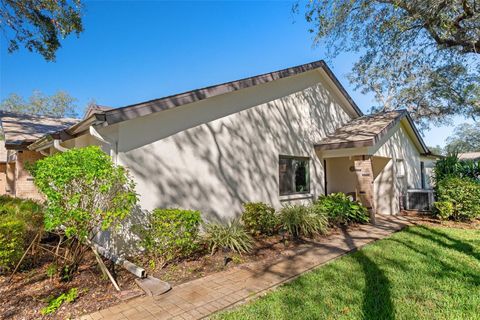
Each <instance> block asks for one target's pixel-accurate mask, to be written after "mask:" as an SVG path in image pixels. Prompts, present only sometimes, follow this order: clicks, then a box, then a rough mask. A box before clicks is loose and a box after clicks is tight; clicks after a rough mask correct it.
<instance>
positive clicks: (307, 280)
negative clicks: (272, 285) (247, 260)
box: [213, 226, 480, 320]
mask: <svg viewBox="0 0 480 320" xmlns="http://www.w3.org/2000/svg"><path fill="white" fill-rule="evenodd" d="M367 237H368V236H367ZM479 238H480V231H479V230H465V229H457V228H432V227H424V226H417V227H409V228H407V229H404V230H403V231H400V232H397V233H394V234H393V235H392V236H390V237H388V238H386V239H384V240H379V241H377V242H375V243H373V244H369V245H368V246H365V247H362V248H361V249H359V250H358V251H356V252H354V253H350V254H347V255H344V256H343V257H341V258H339V259H335V260H334V261H332V262H329V263H327V264H325V265H323V266H321V267H320V268H316V269H314V270H313V271H311V272H307V273H305V274H303V275H301V276H300V277H298V278H297V279H295V280H293V281H291V282H289V283H287V284H285V285H282V286H280V287H279V288H277V289H275V290H273V291H271V292H269V293H267V294H265V295H264V296H262V297H260V298H259V299H256V300H255V301H252V302H251V303H248V304H245V305H243V306H240V307H238V308H236V309H234V310H227V311H225V312H224V313H221V314H217V315H215V316H214V317H213V319H217V320H218V319H231V320H244V319H245V320H246V319H277V320H289V319H382V320H387V319H390V320H393V319H419V320H426V319H478V306H479V305H480V295H478V294H472V293H475V292H478V275H479V274H480V264H479V263H478V255H479V252H480V242H479V241H478V239H479ZM320 260H321V259H320ZM291 267H292V268H294V265H292V266H291ZM433 297H434V298H433ZM432 299H434V301H435V302H433V300H432Z"/></svg>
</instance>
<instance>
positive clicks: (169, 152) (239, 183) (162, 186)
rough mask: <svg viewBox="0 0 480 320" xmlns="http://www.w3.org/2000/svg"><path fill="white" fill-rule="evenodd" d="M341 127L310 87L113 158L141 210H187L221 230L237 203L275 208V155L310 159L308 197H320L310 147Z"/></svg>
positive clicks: (337, 113)
mask: <svg viewBox="0 0 480 320" xmlns="http://www.w3.org/2000/svg"><path fill="white" fill-rule="evenodd" d="M180 108H181V107H180ZM238 109H241V107H239V108H238ZM346 121H347V116H346V115H345V112H344V111H341V110H339V107H338V105H337V104H336V103H335V102H334V101H333V100H332V97H331V95H330V94H329V93H328V91H327V90H326V89H325V88H324V87H323V86H322V85H315V86H312V87H309V88H307V89H305V90H303V91H299V92H296V93H293V94H291V95H289V96H286V97H283V98H279V99H276V100H274V101H271V102H268V103H265V104H262V105H259V106H256V107H253V108H249V109H246V110H243V111H241V112H237V113H235V114H232V115H230V116H227V117H224V118H222V119H219V120H215V121H211V122H208V123H205V124H202V125H199V126H196V127H193V128H190V129H187V130H185V131H182V132H179V133H177V134H174V135H172V136H169V137H166V138H165V139H162V140H159V141H157V142H155V143H151V144H148V145H145V146H143V147H140V148H136V149H133V150H121V152H122V154H121V160H122V163H123V164H124V165H125V166H127V167H128V168H129V170H130V171H131V173H132V174H133V176H134V177H135V180H136V181H137V183H138V186H139V190H138V192H139V193H140V196H141V204H142V206H144V207H146V208H147V209H153V208H155V207H182V208H186V209H195V210H200V211H201V212H202V213H203V214H204V218H205V219H207V220H217V221H220V222H225V221H227V220H230V219H231V218H233V217H236V216H238V215H239V214H240V213H241V210H242V203H244V202H248V201H263V202H267V203H270V204H273V205H274V206H276V207H279V206H280V205H281V204H280V202H279V197H278V156H279V154H287V155H302V156H310V157H311V159H312V161H311V172H310V174H311V177H312V178H311V187H312V191H313V193H316V194H319V193H322V192H323V186H322V185H321V184H322V183H323V168H322V164H321V162H320V160H319V159H318V158H317V156H316V155H315V151H314V148H313V145H314V143H315V142H317V141H318V140H319V139H321V138H322V137H324V136H326V135H327V134H329V133H331V132H333V131H334V130H335V129H336V128H337V127H338V126H340V125H342V124H343V123H345V122H346Z"/></svg>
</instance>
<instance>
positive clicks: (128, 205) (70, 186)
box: [28, 146, 137, 280]
mask: <svg viewBox="0 0 480 320" xmlns="http://www.w3.org/2000/svg"><path fill="white" fill-rule="evenodd" d="M28 169H29V170H30V172H31V173H32V176H33V177H34V178H35V185H36V186H37V187H38V189H39V190H40V191H41V192H42V193H43V194H44V195H45V197H46V203H45V204H46V208H45V218H44V221H45V229H46V230H47V231H55V232H57V233H64V234H65V236H66V237H67V241H66V243H64V247H66V250H65V253H66V254H65V255H64V256H63V261H58V262H59V263H60V265H61V266H60V278H61V279H64V280H69V279H71V277H72V276H73V274H74V273H75V271H76V270H77V268H78V266H79V265H80V263H81V262H82V260H83V257H84V256H85V253H86V252H87V251H88V250H89V245H90V243H91V241H92V240H93V238H95V236H96V235H97V234H99V232H100V231H102V230H103V231H105V230H108V229H110V231H111V232H112V233H114V232H115V230H116V229H115V227H116V226H118V225H119V224H120V222H121V221H122V220H123V219H125V218H126V217H127V216H128V215H129V214H130V212H131V211H132V210H133V208H134V207H135V205H136V202H137V194H136V193H135V184H134V182H133V180H132V179H131V178H130V176H129V174H128V172H127V170H126V169H125V168H123V167H122V166H118V165H115V164H114V163H113V161H112V159H111V157H110V156H109V155H107V154H106V153H105V152H103V151H102V150H101V149H100V148H99V147H98V146H89V147H85V148H79V149H77V148H74V149H70V150H68V151H66V152H59V153H56V154H54V155H52V156H49V157H45V158H43V159H40V160H38V161H36V162H35V163H34V164H33V165H29V166H28ZM77 242H78V243H80V245H79V244H78V243H77Z"/></svg>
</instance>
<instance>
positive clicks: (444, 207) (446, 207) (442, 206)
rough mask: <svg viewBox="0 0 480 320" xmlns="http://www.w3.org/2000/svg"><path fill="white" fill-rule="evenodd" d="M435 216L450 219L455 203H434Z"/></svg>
mask: <svg viewBox="0 0 480 320" xmlns="http://www.w3.org/2000/svg"><path fill="white" fill-rule="evenodd" d="M433 206H434V208H435V214H436V215H437V216H438V217H440V218H441V219H448V218H450V217H451V216H452V215H453V203H451V202H450V201H437V202H434V203H433Z"/></svg>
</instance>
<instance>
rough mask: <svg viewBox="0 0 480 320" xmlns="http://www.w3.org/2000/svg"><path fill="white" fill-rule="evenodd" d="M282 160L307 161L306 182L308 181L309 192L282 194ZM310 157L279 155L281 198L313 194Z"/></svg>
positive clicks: (278, 171)
mask: <svg viewBox="0 0 480 320" xmlns="http://www.w3.org/2000/svg"><path fill="white" fill-rule="evenodd" d="M282 159H288V160H301V161H306V162H307V170H306V180H307V182H306V183H307V190H306V191H301V192H300V191H299V192H296V191H294V192H288V193H282V192H281V189H280V188H281V184H280V160H282ZM310 160H311V158H310V157H306V156H294V155H286V154H279V155H278V161H277V166H278V168H277V175H278V195H279V196H280V197H284V196H294V195H308V194H310V192H311V185H310V184H311V183H310Z"/></svg>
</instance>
